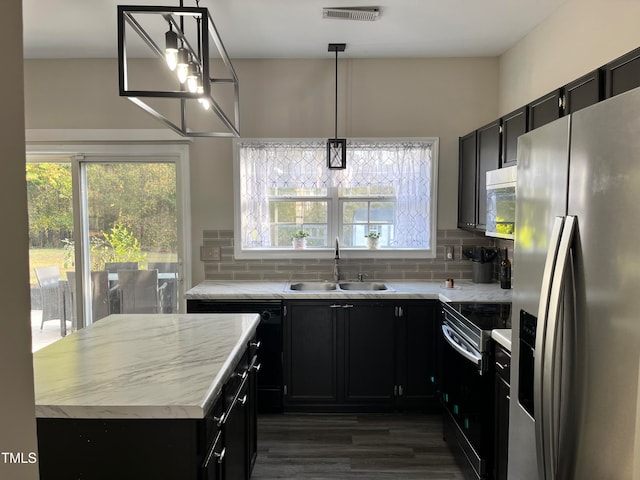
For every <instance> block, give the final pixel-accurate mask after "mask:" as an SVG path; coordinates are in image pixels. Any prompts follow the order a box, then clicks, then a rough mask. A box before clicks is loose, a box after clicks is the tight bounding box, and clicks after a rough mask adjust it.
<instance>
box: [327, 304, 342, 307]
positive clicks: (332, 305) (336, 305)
mask: <svg viewBox="0 0 640 480" xmlns="http://www.w3.org/2000/svg"><path fill="white" fill-rule="evenodd" d="M329 308H342V305H338V304H337V303H333V304H331V305H329Z"/></svg>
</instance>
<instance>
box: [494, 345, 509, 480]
mask: <svg viewBox="0 0 640 480" xmlns="http://www.w3.org/2000/svg"><path fill="white" fill-rule="evenodd" d="M494 347H495V350H494V353H495V369H496V373H495V402H496V403H495V448H494V452H495V458H494V462H493V464H494V470H495V471H494V479H495V480H506V479H507V466H508V460H509V399H510V395H511V393H510V392H511V389H510V386H509V382H510V379H509V376H510V369H511V355H510V353H509V352H508V351H507V350H505V349H504V348H503V347H502V346H500V345H498V344H494Z"/></svg>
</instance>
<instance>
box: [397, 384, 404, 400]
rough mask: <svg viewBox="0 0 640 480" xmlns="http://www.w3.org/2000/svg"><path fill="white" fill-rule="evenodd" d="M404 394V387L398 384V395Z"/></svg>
mask: <svg viewBox="0 0 640 480" xmlns="http://www.w3.org/2000/svg"><path fill="white" fill-rule="evenodd" d="M402 395H404V389H403V388H402V385H398V396H400V397H401V396H402Z"/></svg>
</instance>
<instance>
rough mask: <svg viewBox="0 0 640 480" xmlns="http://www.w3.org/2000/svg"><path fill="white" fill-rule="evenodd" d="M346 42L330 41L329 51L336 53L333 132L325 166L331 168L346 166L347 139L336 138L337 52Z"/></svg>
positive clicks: (329, 141) (343, 167) (328, 143)
mask: <svg viewBox="0 0 640 480" xmlns="http://www.w3.org/2000/svg"><path fill="white" fill-rule="evenodd" d="M346 46H347V44H346V43H330V44H329V51H330V52H335V54H336V96H335V134H334V137H333V138H330V139H329V140H327V167H328V168H329V169H331V170H342V169H345V168H347V139H346V138H338V52H344V50H345V48H346Z"/></svg>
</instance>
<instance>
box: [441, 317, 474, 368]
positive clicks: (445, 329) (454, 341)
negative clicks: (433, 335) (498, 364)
mask: <svg viewBox="0 0 640 480" xmlns="http://www.w3.org/2000/svg"><path fill="white" fill-rule="evenodd" d="M442 334H443V335H444V338H445V340H446V341H447V343H448V344H449V345H451V346H452V347H453V348H454V350H455V351H456V352H458V353H459V354H460V355H462V356H463V357H464V358H466V359H467V360H469V361H471V362H473V363H475V364H476V365H480V364H481V363H482V355H481V354H480V352H477V351H476V350H475V349H474V348H473V347H471V345H470V344H469V343H468V342H467V341H466V340H464V339H463V338H460V336H459V335H457V334H456V333H455V332H454V331H453V329H452V328H451V327H449V325H445V324H442Z"/></svg>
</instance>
